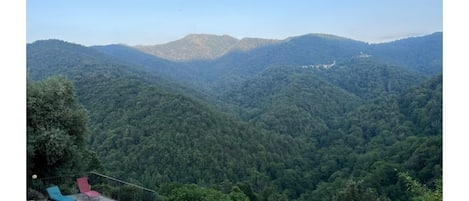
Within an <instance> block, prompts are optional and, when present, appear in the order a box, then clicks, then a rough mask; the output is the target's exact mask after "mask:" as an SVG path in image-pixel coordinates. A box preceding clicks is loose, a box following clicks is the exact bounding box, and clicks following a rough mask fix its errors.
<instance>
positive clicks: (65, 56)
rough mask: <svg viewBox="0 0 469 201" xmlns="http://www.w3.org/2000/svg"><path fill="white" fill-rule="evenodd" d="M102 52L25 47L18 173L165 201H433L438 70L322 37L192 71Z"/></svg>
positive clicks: (41, 44)
mask: <svg viewBox="0 0 469 201" xmlns="http://www.w3.org/2000/svg"><path fill="white" fill-rule="evenodd" d="M428 37H435V36H434V35H430V36H428ZM408 40H412V39H408ZM419 40H421V39H419ZM331 41H332V42H331ZM402 43H403V42H402V41H397V42H396V44H393V45H392V47H393V48H395V47H396V46H399V45H400V44H402ZM279 46H281V47H282V49H283V50H284V51H279V49H278V48H279ZM310 46H313V47H314V48H308V47H310ZM405 46H408V44H407V43H406V44H405ZM107 48H109V47H107ZM113 48H114V50H115V51H114V52H112V51H110V50H109V49H106V47H93V48H88V47H84V46H80V45H76V44H71V43H67V42H63V41H58V40H48V41H38V42H35V43H32V44H28V46H27V53H28V54H27V65H28V66H27V71H28V90H27V91H28V174H29V173H31V172H33V171H34V172H38V171H42V172H41V174H49V175H57V174H64V172H73V171H86V170H92V169H99V170H100V171H104V173H106V174H109V175H112V176H114V177H118V178H121V179H124V180H128V181H132V182H134V183H136V184H139V185H142V186H145V187H147V188H150V189H154V190H156V191H158V192H159V194H160V195H161V196H162V198H163V199H165V200H191V199H192V200H251V201H253V200H255V201H260V200H402V201H404V200H438V198H439V199H440V200H441V180H442V165H443V164H442V76H441V74H439V73H441V69H440V70H439V71H438V70H436V71H431V72H430V71H428V72H423V71H419V69H422V67H418V68H409V67H408V66H407V64H412V62H408V63H406V64H405V65H404V64H399V63H396V62H390V59H389V58H391V57H389V58H388V60H386V59H383V60H381V59H380V58H379V57H378V56H377V57H373V56H372V57H356V55H360V52H361V51H366V50H367V49H368V48H370V47H369V46H367V45H366V44H362V43H360V42H357V41H351V40H348V39H343V38H337V37H333V36H329V35H320V36H317V35H311V36H304V37H300V38H293V39H291V42H290V43H285V44H282V45H279V44H275V45H272V46H263V47H262V48H260V49H254V50H252V52H249V53H242V52H235V53H232V54H231V55H226V56H224V57H221V58H220V59H218V60H213V61H202V62H201V61H198V62H194V63H193V64H191V63H190V62H184V63H181V62H171V61H165V60H162V59H159V58H156V57H154V58H153V57H152V56H151V55H140V54H139V53H138V52H135V50H132V49H128V48H129V47H118V48H120V49H115V48H117V47H113ZM269 48H270V49H269ZM380 48H382V49H385V46H384V45H383V46H382V47H380ZM337 49H339V50H341V51H334V50H337ZM411 49H412V48H411ZM413 50H414V51H418V50H419V48H417V47H415V48H413ZM383 51H384V50H383ZM386 51H391V50H386ZM435 51H440V53H441V49H439V50H435ZM126 52H127V53H126ZM285 52H288V54H287V55H286V56H284V57H276V56H275V55H276V54H277V53H278V54H284V53H285ZM305 52H308V54H305ZM318 52H320V53H318ZM384 52H385V51H384ZM396 52H398V51H397V50H396V51H395V52H394V53H395V54H397V53H396ZM404 52H405V51H404ZM111 53H112V54H111ZM116 53H119V54H121V55H120V56H119V55H115V54H116ZM251 53H252V54H251ZM142 54H143V53H142ZM416 54H418V55H420V53H416ZM126 55H127V56H126ZM261 55H264V56H261ZM326 55H327V56H326ZM394 56H395V55H394ZM394 56H393V57H394ZM249 57H250V58H251V59H248V58H249ZM266 57H269V58H275V59H274V60H272V62H270V63H269V62H268V60H267V59H266ZM140 58H146V60H139V59H140ZM230 58H231V59H230ZM234 58H237V59H234ZM320 58H322V59H320ZM418 59H420V60H425V62H429V63H431V62H435V61H438V59H440V60H439V61H440V62H441V55H440V57H438V56H436V57H430V56H429V58H428V59H426V58H421V57H419V58H418ZM418 59H417V60H416V61H418ZM288 60H291V62H290V61H288ZM407 60H409V58H407ZM430 60H434V61H430ZM237 61H238V62H237ZM261 61H262V62H263V63H262V62H261ZM332 61H335V62H334V65H333V66H326V67H324V65H322V64H328V65H330V64H331V63H332ZM259 62H261V63H259ZM318 64H321V65H318ZM203 66H205V67H206V68H205V69H201V68H203ZM230 66H231V67H230ZM243 66H244V68H243ZM433 67H435V65H434V66H433ZM433 67H432V68H433ZM173 68H175V69H174V70H173ZM440 68H441V64H440ZM210 69H215V70H216V71H214V72H212V73H213V74H207V76H206V77H204V78H200V79H198V80H196V81H194V80H187V81H185V82H181V81H180V80H179V79H182V78H184V77H185V78H190V77H197V76H200V75H201V74H202V73H203V72H208V70H210ZM164 72H166V73H177V72H180V73H181V74H178V75H174V76H166V75H167V74H165V73H164ZM197 73H200V74H197ZM189 75H190V76H189ZM195 75H197V76H195ZM51 76H52V77H54V78H49V77H51ZM56 76H60V77H56ZM211 76H213V77H211ZM226 76H231V77H232V78H227V80H231V81H234V82H231V81H229V82H227V83H226V85H224V84H220V83H219V81H220V82H221V81H223V79H225V78H226ZM215 78H216V79H215ZM39 80H44V81H39ZM217 80H218V81H217ZM197 83H199V84H197ZM215 83H217V84H215ZM228 83H230V84H228ZM192 84H195V85H192ZM218 84H220V85H218ZM213 87H214V88H213ZM217 87H221V88H217ZM75 94H76V99H75ZM58 103H60V104H58ZM46 111H47V112H46ZM44 117H50V119H48V118H45V119H44ZM59 117H61V118H59ZM62 117H63V118H62ZM55 119H57V120H55ZM70 122H72V123H70ZM77 122H80V123H77ZM75 125H76V126H75ZM41 136H42V137H41ZM44 136H46V137H47V136H58V138H57V142H62V143H60V144H59V143H56V144H57V147H46V149H42V148H40V147H38V146H39V144H38V142H40V140H49V141H51V140H53V139H51V138H45V137H44ZM64 144H69V145H70V146H65V147H60V146H58V145H61V146H62V145H64ZM41 150H48V152H45V153H43V152H41ZM77 150H81V151H77ZM58 152H60V153H61V154H57V153H58ZM82 152H83V153H86V154H82V155H80V154H79V153H82ZM62 153H64V154H62ZM70 153H78V155H73V154H70ZM90 153H91V154H90ZM54 154H55V155H54ZM90 155H91V156H92V157H91V158H88V159H86V160H81V161H83V164H79V165H74V164H73V162H74V161H76V159H77V158H80V157H83V156H90ZM40 157H42V158H47V159H48V161H49V163H47V164H41V163H39V162H37V161H43V160H42V159H40ZM51 167H53V168H52V169H51ZM71 167H74V168H75V169H74V168H71ZM438 196H440V197H438ZM435 197H436V198H437V199H434V198H435Z"/></svg>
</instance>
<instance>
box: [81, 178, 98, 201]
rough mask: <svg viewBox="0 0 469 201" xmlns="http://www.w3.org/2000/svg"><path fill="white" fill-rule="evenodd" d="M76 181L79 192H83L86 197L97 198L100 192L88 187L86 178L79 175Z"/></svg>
mask: <svg viewBox="0 0 469 201" xmlns="http://www.w3.org/2000/svg"><path fill="white" fill-rule="evenodd" d="M77 183H78V188H79V189H80V193H83V194H85V195H86V196H87V197H88V199H94V198H96V199H98V200H99V196H100V194H99V193H98V192H96V191H93V190H91V189H90V185H89V184H88V178H86V177H80V178H78V179H77Z"/></svg>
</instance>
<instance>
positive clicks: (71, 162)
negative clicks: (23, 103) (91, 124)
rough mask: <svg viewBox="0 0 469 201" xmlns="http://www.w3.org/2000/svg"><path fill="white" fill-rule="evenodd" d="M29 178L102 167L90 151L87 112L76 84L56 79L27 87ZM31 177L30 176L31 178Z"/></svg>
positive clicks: (29, 82) (34, 83)
mask: <svg viewBox="0 0 469 201" xmlns="http://www.w3.org/2000/svg"><path fill="white" fill-rule="evenodd" d="M27 87H28V88H27V153H28V155H27V158H28V175H32V174H36V175H38V176H39V177H47V176H57V175H59V174H69V173H74V172H79V171H83V170H86V169H87V168H89V165H90V164H89V162H91V161H94V162H93V164H92V165H93V166H94V167H96V168H99V162H98V161H97V159H96V155H95V154H94V153H93V152H91V151H89V150H87V149H86V147H87V146H86V137H87V136H86V129H87V125H86V124H87V120H88V117H87V112H86V110H85V109H84V108H83V107H82V106H80V105H79V104H78V103H77V101H76V98H75V89H74V87H73V84H72V83H71V82H70V81H69V80H67V79H65V78H63V77H54V78H50V79H48V80H44V81H41V82H32V81H28V86H27ZM28 178H30V176H28Z"/></svg>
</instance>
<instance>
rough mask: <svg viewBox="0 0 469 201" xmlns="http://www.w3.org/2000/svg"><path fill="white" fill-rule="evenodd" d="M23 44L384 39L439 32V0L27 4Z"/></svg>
mask: <svg viewBox="0 0 469 201" xmlns="http://www.w3.org/2000/svg"><path fill="white" fill-rule="evenodd" d="M26 8H27V9H26V39H27V43H32V42H34V41H36V40H42V39H61V40H65V41H69V42H74V43H78V44H82V45H87V46H89V45H107V44H116V43H120V44H127V45H154V44H162V43H166V42H170V41H174V40H177V39H180V38H182V37H184V36H186V35H188V34H192V33H204V34H216V35H225V34H226V35H230V36H233V37H236V38H238V39H241V38H243V37H256V38H269V39H285V38H287V37H290V36H298V35H304V34H308V33H327V34H334V35H338V36H342V37H346V38H351V39H355V40H360V41H364V42H371V43H376V42H387V41H391V40H395V39H400V38H405V37H409V36H419V35H426V34H430V33H433V32H437V31H442V30H443V15H442V11H443V8H442V0H380V1H377V0H353V1H349V0H296V1H295V0H290V1H287V0H285V1H274V0H270V1H264V0H258V1H255V0H249V1H247V0H238V1H230V0H212V1H208V0H198V1H189V0H186V1H183V0H167V1H161V0H132V1H131V0H129V1H119V0H98V1H96V0H69V1H63V0H27V1H26Z"/></svg>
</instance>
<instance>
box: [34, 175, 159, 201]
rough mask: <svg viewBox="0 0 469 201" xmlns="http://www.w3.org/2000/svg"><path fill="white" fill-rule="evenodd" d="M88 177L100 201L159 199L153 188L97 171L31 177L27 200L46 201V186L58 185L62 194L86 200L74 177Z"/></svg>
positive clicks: (149, 200) (145, 200) (146, 200)
mask: <svg viewBox="0 0 469 201" xmlns="http://www.w3.org/2000/svg"><path fill="white" fill-rule="evenodd" d="M83 176H85V177H88V181H89V184H90V185H91V189H92V190H95V191H98V192H99V193H100V194H101V196H100V197H99V200H100V201H123V200H124V201H154V200H161V199H160V197H159V195H158V193H157V192H156V191H154V190H151V189H148V188H145V187H142V186H139V185H137V184H132V183H129V182H126V181H122V180H119V179H116V178H113V177H110V176H107V175H103V174H100V173H97V172H89V173H83V174H78V175H65V176H58V177H47V178H35V179H31V180H30V181H29V182H30V185H28V186H29V188H28V200H36V201H47V200H48V196H47V192H46V188H48V187H50V186H59V188H60V190H61V191H62V194H63V195H69V196H71V197H74V198H75V199H76V200H77V201H88V197H86V196H85V195H84V194H81V193H80V192H79V190H78V186H77V183H76V179H77V178H79V177H83Z"/></svg>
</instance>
